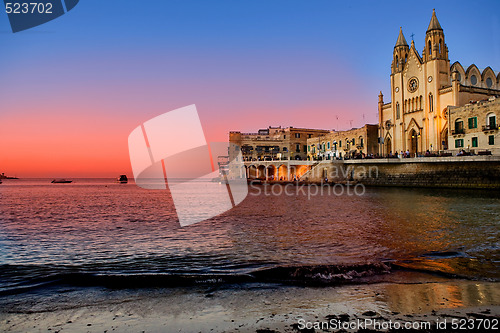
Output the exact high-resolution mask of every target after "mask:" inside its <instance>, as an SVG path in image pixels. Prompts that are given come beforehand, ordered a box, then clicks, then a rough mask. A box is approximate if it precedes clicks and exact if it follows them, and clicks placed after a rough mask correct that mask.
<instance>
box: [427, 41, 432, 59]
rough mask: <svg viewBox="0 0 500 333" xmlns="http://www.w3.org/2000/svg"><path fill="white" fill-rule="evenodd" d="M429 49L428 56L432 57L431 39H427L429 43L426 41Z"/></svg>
mask: <svg viewBox="0 0 500 333" xmlns="http://www.w3.org/2000/svg"><path fill="white" fill-rule="evenodd" d="M427 48H428V49H429V57H432V44H431V40H430V39H429V43H428V47H427Z"/></svg>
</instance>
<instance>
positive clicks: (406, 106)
mask: <svg viewBox="0 0 500 333" xmlns="http://www.w3.org/2000/svg"><path fill="white" fill-rule="evenodd" d="M424 45H425V46H424V50H423V51H422V55H420V54H419V52H418V51H417V50H416V49H415V44H414V42H413V40H412V42H411V45H410V46H408V43H407V42H406V39H405V37H404V35H403V31H402V29H401V28H400V31H399V36H398V39H397V41H396V45H395V46H394V51H393V61H392V64H391V76H390V79H391V92H390V98H391V102H389V103H385V102H384V95H383V94H382V92H380V95H379V102H378V112H379V153H380V154H382V155H387V154H390V153H391V152H392V153H395V152H401V151H407V150H408V151H410V153H411V154H412V156H415V154H419V153H423V152H426V151H427V150H429V151H431V152H436V151H443V150H448V149H451V147H449V146H448V138H449V136H450V135H451V133H450V132H451V131H452V130H453V127H450V124H449V123H448V109H449V107H458V106H464V105H465V104H468V103H470V102H471V101H482V100H485V99H488V98H490V97H492V96H499V95H500V74H499V73H495V72H494V71H493V70H492V69H491V68H490V67H487V68H485V69H483V70H480V69H478V68H477V67H476V66H475V65H474V64H472V65H470V66H469V67H468V68H467V69H465V70H464V67H462V65H461V64H460V63H459V62H455V63H453V64H452V65H451V66H450V60H449V57H448V47H447V46H446V40H445V35H444V32H443V29H442V28H441V25H440V24H439V21H438V19H437V16H436V12H435V11H434V10H433V12H432V17H431V21H430V23H429V27H428V28H427V32H426V34H425V44H424ZM497 116H498V115H497Z"/></svg>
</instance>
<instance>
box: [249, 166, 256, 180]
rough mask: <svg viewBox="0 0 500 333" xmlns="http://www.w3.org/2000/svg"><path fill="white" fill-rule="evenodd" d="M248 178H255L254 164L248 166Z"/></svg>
mask: <svg viewBox="0 0 500 333" xmlns="http://www.w3.org/2000/svg"><path fill="white" fill-rule="evenodd" d="M248 178H249V179H255V178H257V167H256V166H255V165H250V166H249V167H248Z"/></svg>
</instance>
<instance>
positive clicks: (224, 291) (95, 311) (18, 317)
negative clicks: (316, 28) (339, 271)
mask: <svg viewBox="0 0 500 333" xmlns="http://www.w3.org/2000/svg"><path fill="white" fill-rule="evenodd" d="M399 278H400V279H402V280H404V279H405V277H404V276H400V277H399ZM426 280H427V281H423V280H422V281H419V279H418V277H417V278H415V276H414V277H413V278H412V282H411V283H403V282H401V281H399V282H397V281H395V282H379V283H373V284H362V285H344V286H337V287H318V288H313V287H298V286H278V285H236V286H235V285H232V286H225V287H219V288H213V289H210V288H207V287H197V288H175V289H140V290H108V289H95V288H94V289H92V288H87V289H83V290H71V289H70V290H62V291H59V292H58V293H57V295H54V294H53V293H52V296H44V295H31V296H30V295H25V296H23V297H15V298H12V300H11V301H9V302H7V304H4V305H2V307H3V309H2V310H0V311H1V313H0V330H1V331H6V332H38V331H44V332H47V331H51V332H112V331H116V332H143V331H144V332H261V333H262V332H314V331H315V332H322V331H326V332H328V331H336V329H335V327H334V326H333V325H335V323H336V325H340V324H341V323H342V322H344V323H345V322H347V323H349V325H353V326H350V327H351V328H354V329H348V331H357V328H366V329H373V328H377V327H375V326H366V327H358V326H355V325H357V324H354V323H355V322H358V323H359V322H363V323H365V321H364V320H365V319H370V320H372V322H374V321H377V322H378V323H379V325H380V324H382V323H383V322H385V323H386V325H388V323H389V321H390V322H392V323H393V325H394V323H395V322H399V323H401V324H402V325H404V323H407V322H409V323H410V324H411V325H417V324H415V323H416V322H428V323H429V325H431V327H432V329H433V330H436V331H443V332H444V331H449V330H450V326H448V329H447V330H444V328H443V327H441V329H437V328H436V322H440V323H443V322H444V321H446V323H447V325H451V323H452V320H454V321H455V323H457V324H460V322H459V321H458V320H460V318H463V319H468V320H474V325H476V326H477V325H479V322H480V321H481V322H482V323H483V324H484V323H485V320H486V321H490V322H491V324H494V323H493V321H494V320H497V324H496V325H497V327H498V325H499V324H498V318H499V316H500V288H499V286H500V284H499V283H498V282H484V281H483V282H480V281H470V280H456V279H455V280H449V279H443V278H435V279H433V281H429V279H426ZM358 319H359V320H358ZM306 322H309V323H310V324H308V325H309V327H311V325H312V326H314V325H326V324H324V323H325V322H328V323H334V324H332V325H331V326H329V327H326V326H323V329H315V330H307V329H302V330H301V328H304V326H305V325H306ZM322 323H323V324H322ZM368 323H369V321H368ZM469 323H470V322H469ZM343 325H346V324H343ZM424 325H425V324H424ZM393 327H394V326H393ZM432 329H431V330H432ZM426 330H427V329H426Z"/></svg>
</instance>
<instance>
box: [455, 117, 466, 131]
mask: <svg viewBox="0 0 500 333" xmlns="http://www.w3.org/2000/svg"><path fill="white" fill-rule="evenodd" d="M463 132H464V121H463V120H462V119H460V118H459V119H457V120H455V134H463Z"/></svg>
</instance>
